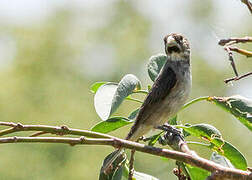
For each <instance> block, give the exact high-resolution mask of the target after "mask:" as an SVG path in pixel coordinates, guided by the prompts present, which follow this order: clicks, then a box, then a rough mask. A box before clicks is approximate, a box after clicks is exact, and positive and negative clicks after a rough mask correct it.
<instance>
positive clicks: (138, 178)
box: [133, 171, 159, 180]
mask: <svg viewBox="0 0 252 180" xmlns="http://www.w3.org/2000/svg"><path fill="white" fill-rule="evenodd" d="M133 180H159V179H157V178H156V177H153V176H151V175H149V174H145V173H141V172H137V171H134V174H133Z"/></svg>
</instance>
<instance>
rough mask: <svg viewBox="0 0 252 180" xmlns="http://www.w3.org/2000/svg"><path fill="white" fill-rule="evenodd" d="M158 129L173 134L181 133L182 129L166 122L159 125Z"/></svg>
mask: <svg viewBox="0 0 252 180" xmlns="http://www.w3.org/2000/svg"><path fill="white" fill-rule="evenodd" d="M156 129H160V130H163V131H166V132H167V133H172V134H173V135H181V131H180V130H178V129H176V128H174V127H173V126H171V125H170V124H168V123H165V124H164V125H162V126H157V127H156Z"/></svg>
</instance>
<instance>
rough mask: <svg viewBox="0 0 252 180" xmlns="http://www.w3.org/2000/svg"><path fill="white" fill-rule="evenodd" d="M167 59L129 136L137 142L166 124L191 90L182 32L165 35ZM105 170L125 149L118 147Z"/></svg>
mask: <svg viewBox="0 0 252 180" xmlns="http://www.w3.org/2000/svg"><path fill="white" fill-rule="evenodd" d="M164 44H165V52H166V55H167V61H166V63H165V65H164V66H163V67H162V70H161V71H160V73H159V75H158V77H157V78H156V80H155V82H154V84H153V86H152V88H151V90H150V92H149V93H148V95H147V96H146V98H145V100H144V103H143V104H142V106H141V108H140V110H139V112H138V115H137V117H136V121H135V123H134V125H133V126H132V128H131V130H130V132H129V134H128V135H127V137H126V139H127V140H130V141H137V140H138V139H139V138H140V137H142V136H143V135H144V134H146V133H148V132H149V131H150V130H152V129H154V128H157V127H158V126H160V125H163V124H165V123H166V122H167V121H168V120H169V119H170V118H172V117H173V116H175V115H176V114H177V112H178V111H179V110H180V109H181V107H182V106H183V105H184V104H185V102H186V100H187V98H188V96H189V93H190V90H191V68H190V47H189V43H188V40H187V39H186V38H185V37H184V36H182V35H181V34H176V33H172V34H169V35H167V36H165V37H164ZM116 151H117V152H116V153H115V154H114V157H113V158H111V161H110V162H108V164H107V165H105V166H104V170H105V169H106V167H108V166H109V165H110V164H111V163H112V162H113V160H115V159H116V158H117V157H118V155H120V154H121V152H122V151H123V149H122V148H120V149H118V150H116Z"/></svg>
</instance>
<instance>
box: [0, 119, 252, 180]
mask: <svg viewBox="0 0 252 180" xmlns="http://www.w3.org/2000/svg"><path fill="white" fill-rule="evenodd" d="M0 125H4V126H11V127H12V128H11V129H8V130H2V131H1V132H0V134H1V136H2V135H6V134H10V133H13V132H19V131H44V132H48V133H52V134H58V133H62V134H69V135H80V136H82V137H79V138H70V137H16V136H14V137H3V138H0V144H4V143H63V144H69V145H107V146H113V147H116V148H117V147H123V148H127V149H134V150H136V151H140V152H143V153H148V154H152V155H156V156H162V157H166V158H170V159H174V160H177V161H181V162H184V163H187V164H190V165H193V166H196V167H199V168H202V169H205V170H207V171H210V172H213V173H216V172H220V173H221V174H222V175H223V177H226V178H229V179H245V180H249V179H251V176H252V175H251V173H250V172H247V171H242V170H238V169H232V168H227V167H223V166H221V165H219V164H217V163H214V162H212V161H209V160H206V159H204V158H201V157H199V156H198V155H196V154H193V153H189V154H188V153H183V152H179V151H174V150H168V149H161V148H157V147H152V146H146V145H144V144H140V143H137V142H132V141H127V140H123V139H119V138H116V137H113V136H109V135H106V134H101V133H96V132H92V131H87V130H79V129H70V128H66V127H65V126H61V127H55V126H42V125H21V124H15V123H6V122H0ZM63 127H64V128H63ZM84 136H86V137H84ZM88 137H93V138H88ZM181 147H183V145H181ZM186 151H187V150H186Z"/></svg>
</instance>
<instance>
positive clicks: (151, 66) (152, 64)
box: [147, 54, 167, 82]
mask: <svg viewBox="0 0 252 180" xmlns="http://www.w3.org/2000/svg"><path fill="white" fill-rule="evenodd" d="M166 60H167V56H166V55H165V54H157V55H155V56H151V57H150V60H149V62H148V64H147V68H148V74H149V76H150V78H151V80H152V81H153V82H154V81H155V79H156V78H157V76H158V74H159V72H160V71H161V69H162V67H163V66H164V64H165V62H166Z"/></svg>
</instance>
